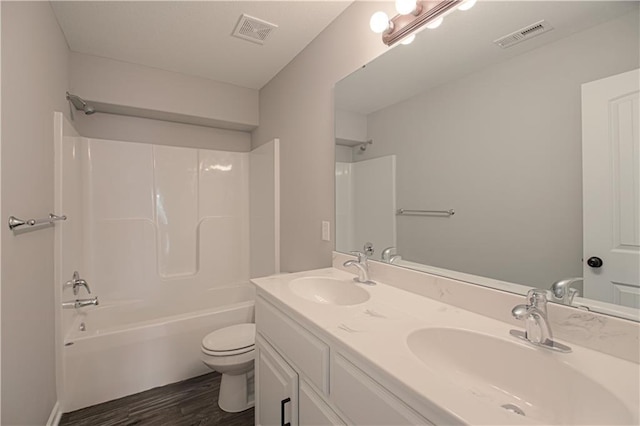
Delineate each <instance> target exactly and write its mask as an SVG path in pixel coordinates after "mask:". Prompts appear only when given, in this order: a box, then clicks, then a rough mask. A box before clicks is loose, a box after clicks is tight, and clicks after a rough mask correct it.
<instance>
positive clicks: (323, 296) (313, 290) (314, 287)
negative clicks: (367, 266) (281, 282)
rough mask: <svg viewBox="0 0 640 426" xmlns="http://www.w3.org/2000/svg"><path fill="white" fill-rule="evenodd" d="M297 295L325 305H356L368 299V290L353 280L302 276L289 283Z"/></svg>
mask: <svg viewBox="0 0 640 426" xmlns="http://www.w3.org/2000/svg"><path fill="white" fill-rule="evenodd" d="M289 288H290V289H291V291H293V293H294V294H296V295H297V296H299V297H302V298H303V299H307V300H311V301H312V302H316V303H323V304H326V305H343V306H348V305H357V304H359V303H363V302H366V301H367V300H369V292H368V291H366V290H365V289H363V288H362V287H358V286H357V285H356V284H355V283H354V282H353V281H347V280H339V279H335V278H326V277H304V278H298V279H295V280H293V281H291V283H289Z"/></svg>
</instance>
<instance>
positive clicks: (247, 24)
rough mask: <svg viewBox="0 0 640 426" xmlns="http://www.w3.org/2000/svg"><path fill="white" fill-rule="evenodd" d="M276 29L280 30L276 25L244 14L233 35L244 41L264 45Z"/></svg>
mask: <svg viewBox="0 0 640 426" xmlns="http://www.w3.org/2000/svg"><path fill="white" fill-rule="evenodd" d="M276 28H278V26H277V25H276V24H272V23H271V22H267V21H263V20H262V19H258V18H254V17H253V16H249V15H245V14H242V15H241V16H240V19H239V20H238V24H237V25H236V28H235V29H234V30H233V33H232V34H231V35H232V36H234V37H238V38H241V39H243V40H247V41H252V42H254V43H258V44H264V41H265V40H266V39H267V37H269V35H270V34H271V32H272V31H273V30H275V29H276Z"/></svg>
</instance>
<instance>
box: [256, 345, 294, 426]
mask: <svg viewBox="0 0 640 426" xmlns="http://www.w3.org/2000/svg"><path fill="white" fill-rule="evenodd" d="M255 377H256V424H257V425H262V426H273V425H280V426H283V425H291V426H297V425H298V374H297V373H296V372H295V371H294V370H293V369H292V368H291V367H290V366H289V364H287V362H286V361H285V360H284V359H282V357H281V356H280V355H278V353H277V352H276V351H275V350H274V349H273V348H272V347H271V346H270V345H269V344H268V343H267V342H266V341H265V340H264V339H263V338H262V336H260V335H257V336H256V376H255Z"/></svg>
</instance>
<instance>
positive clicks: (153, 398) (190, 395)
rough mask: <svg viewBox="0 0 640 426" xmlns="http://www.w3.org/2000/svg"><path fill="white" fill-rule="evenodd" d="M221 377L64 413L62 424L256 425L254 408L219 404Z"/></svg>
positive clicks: (197, 379) (206, 377)
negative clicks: (233, 409) (236, 409)
mask: <svg viewBox="0 0 640 426" xmlns="http://www.w3.org/2000/svg"><path fill="white" fill-rule="evenodd" d="M220 378H221V376H220V374H219V373H210V374H205V375H204V376H199V377H194V378H192V379H189V380H185V381H183V382H178V383H172V384H170V385H166V386H162V387H159V388H155V389H151V390H148V391H145V392H141V393H137V394H135V395H130V396H125V397H124V398H120V399H116V400H113V401H108V402H105V403H103V404H98V405H94V406H92V407H87V408H83V409H81V410H78V411H73V412H71V413H65V414H63V415H62V419H61V420H60V426H116V425H118V426H120V425H122V426H124V425H126V426H133V425H139V426H143V425H144V426H161V425H162V426H165V425H166V426H196V425H198V426H212V425H224V426H249V425H253V424H254V410H253V408H251V409H249V410H246V411H243V412H242V413H225V412H224V411H222V410H221V409H220V407H218V391H219V389H220Z"/></svg>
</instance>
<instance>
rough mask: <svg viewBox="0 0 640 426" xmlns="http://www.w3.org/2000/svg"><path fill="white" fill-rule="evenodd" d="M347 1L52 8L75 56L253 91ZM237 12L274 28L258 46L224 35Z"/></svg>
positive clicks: (230, 29) (134, 3) (112, 4)
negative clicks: (175, 74)
mask: <svg viewBox="0 0 640 426" xmlns="http://www.w3.org/2000/svg"><path fill="white" fill-rule="evenodd" d="M352 1H353V0H349V1H345V0H341V1H337V0H324V1H300V0H298V1H265V0H263V1H241V0H236V1H157V2H156V1H113V2H112V1H52V2H51V3H52V6H53V10H54V13H55V15H56V17H57V19H58V22H59V23H60V27H61V28H62V31H63V32H64V35H65V37H66V39H67V42H68V43H69V47H70V49H71V50H72V51H74V52H80V53H86V54H90V55H95V56H102V57H106V58H111V59H116V60H120V61H125V62H131V63H135V64H140V65H146V66H150V67H155V68H160V69H164V70H168V71H175V72H180V73H184V74H189V75H195V76H199V77H205V78H209V79H212V80H216V81H221V82H225V83H230V84H235V85H238V86H243V87H248V88H252V89H260V88H261V87H262V86H264V85H265V84H266V83H268V82H269V80H271V78H273V77H274V76H275V75H276V74H277V73H278V72H279V71H280V70H281V69H282V68H283V67H284V66H285V65H286V64H288V63H289V62H290V61H291V60H292V59H293V58H294V57H295V56H296V55H297V54H298V53H299V52H300V51H301V50H302V49H304V47H305V46H306V45H307V44H309V42H311V41H312V40H313V39H314V38H315V37H316V36H317V35H318V34H319V33H320V32H321V31H322V30H323V29H324V28H325V27H326V26H327V25H329V23H331V21H333V20H334V19H335V18H336V17H337V16H338V15H339V14H340V13H342V11H343V10H344V9H346V8H347V7H348V6H349V5H350V4H351V3H352ZM243 13H246V14H248V15H251V16H253V17H255V18H259V19H262V20H265V21H268V22H271V23H274V24H276V25H278V28H277V29H276V30H274V31H272V33H271V34H270V36H269V38H268V39H267V40H266V41H265V43H264V45H259V44H255V43H252V42H249V41H244V40H241V39H238V38H235V37H232V36H231V33H232V32H233V30H234V28H235V26H236V23H237V22H238V19H239V18H240V15H241V14H243Z"/></svg>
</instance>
